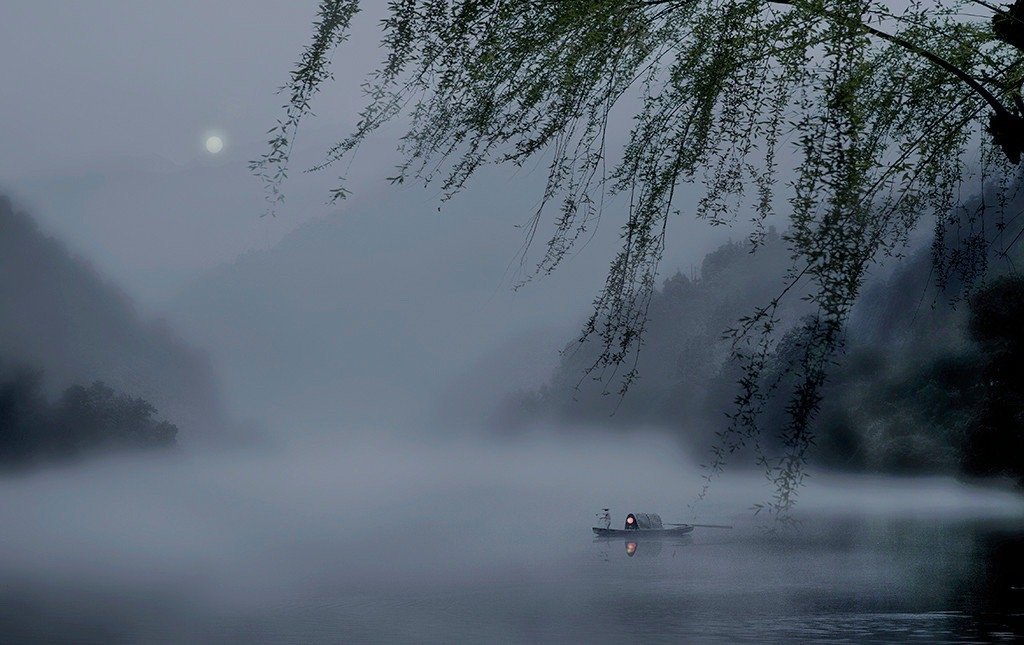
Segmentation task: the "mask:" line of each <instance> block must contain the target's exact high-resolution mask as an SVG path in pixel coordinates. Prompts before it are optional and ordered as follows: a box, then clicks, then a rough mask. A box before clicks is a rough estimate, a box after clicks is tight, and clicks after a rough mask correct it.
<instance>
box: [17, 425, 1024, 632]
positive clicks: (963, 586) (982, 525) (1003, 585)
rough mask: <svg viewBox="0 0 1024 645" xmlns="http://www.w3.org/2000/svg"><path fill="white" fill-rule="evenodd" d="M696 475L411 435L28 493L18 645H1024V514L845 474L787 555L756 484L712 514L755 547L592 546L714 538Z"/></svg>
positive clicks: (20, 501) (22, 487)
mask: <svg viewBox="0 0 1024 645" xmlns="http://www.w3.org/2000/svg"><path fill="white" fill-rule="evenodd" d="M624 451H625V452H626V454H625V457H626V458H627V460H626V463H625V464H623V462H622V459H623V456H624V455H623V452H624ZM616 469H617V470H616ZM611 472H615V473H616V474H615V476H614V477H610V476H609V473H611ZM698 476H699V472H698V471H696V470H694V469H693V468H690V467H682V466H680V459H679V456H678V455H676V454H673V452H672V450H671V449H669V448H667V447H666V446H665V445H663V444H660V443H658V441H657V440H653V439H652V440H650V441H648V442H634V443H633V445H631V446H630V447H629V448H625V447H622V446H619V445H618V444H617V443H616V442H615V441H612V440H609V441H599V442H597V443H596V444H595V445H590V446H588V447H587V448H586V449H580V448H578V447H575V446H572V445H570V444H567V443H550V442H539V443H533V444H516V445H505V446H498V447H495V446H487V445H485V444H479V445H476V446H470V447H466V446H465V445H459V446H455V445H447V446H445V445H441V446H431V445H427V444H424V443H422V442H421V443H409V442H405V441H402V440H400V439H394V438H391V439H384V440H381V441H380V442H374V443H366V444H362V445H359V446H352V445H349V444H345V443H333V442H327V443H324V444H315V445H307V446H303V447H289V448H283V449H281V450H280V451H277V450H269V449H268V450H257V451H249V452H243V453H242V454H233V455H231V454H222V455H214V456H209V455H208V456H194V455H193V456H189V455H178V456H175V457H173V458H153V459H145V460H142V461H141V462H140V461H139V460H137V459H131V460H129V459H110V460H101V461H99V462H93V463H89V464H83V465H81V466H77V467H73V468H61V469H52V470H49V471H45V472H38V473H33V474H29V475H22V476H17V477H9V478H6V479H4V480H0V521H2V522H3V524H4V529H3V533H2V537H0V641H4V642H9V641H18V640H23V639H29V638H31V639H35V640H45V641H75V642H147V643H151V642H382V641H384V642H395V641H400V642H409V641H414V642H580V641H586V642H612V641H622V640H627V641H630V640H644V641H653V642H680V641H694V642H714V641H719V642H737V641H761V642H765V641H768V642H787V641H793V640H798V641H807V642H813V641H822V642H824V641H830V642H834V641H837V640H845V641H848V642H857V641H894V642H908V641H920V642H928V643H934V642H967V641H992V640H1006V641H1012V640H1015V639H1017V638H1022V637H1024V565H1022V562H1024V558H1021V557H1019V554H1020V553H1021V551H1022V547H1024V504H1022V503H1021V500H1020V499H1019V498H1018V497H1017V496H1015V495H1012V494H1010V493H1007V492H997V491H986V490H980V489H973V488H968V487H965V486H963V485H961V484H958V483H956V482H955V481H952V480H947V479H930V480H909V479H902V480H897V479H877V478H855V477H846V478H842V477H828V476H824V475H823V476H821V477H819V478H818V481H816V482H815V483H813V484H811V486H809V487H808V489H807V490H806V492H805V495H804V497H805V499H804V500H803V505H802V507H801V508H802V511H801V516H800V517H801V520H802V524H801V526H800V527H799V529H797V530H795V531H792V532H788V533H786V534H783V535H771V534H769V533H766V532H765V531H764V530H763V528H762V527H761V526H760V524H759V523H758V522H757V521H756V519H755V518H753V517H752V516H751V514H750V512H749V511H748V510H747V508H748V507H749V505H750V502H752V501H759V499H758V497H757V496H758V495H763V494H765V492H766V491H765V489H764V488H763V486H760V484H759V483H758V478H757V477H756V476H753V475H751V476H749V477H746V476H738V477H734V478H732V479H728V480H723V481H722V482H720V484H719V486H718V487H717V489H716V492H717V494H716V495H713V496H712V497H713V498H714V499H712V500H711V501H710V502H708V503H707V504H706V505H704V506H701V507H699V509H698V512H699V514H700V517H699V518H698V519H700V520H702V521H705V522H712V521H713V522H716V523H720V522H729V523H732V524H734V525H735V526H736V528H734V529H732V530H715V529H697V530H696V531H695V533H694V534H693V536H692V537H691V538H685V539H681V540H663V541H653V542H649V541H638V542H637V543H636V544H635V545H631V544H629V543H628V542H627V541H625V540H621V539H618V540H598V539H595V538H594V537H593V536H592V535H591V531H590V526H592V524H593V522H592V520H593V512H594V511H596V510H598V509H599V508H600V507H601V505H602V503H604V504H605V505H611V506H612V509H613V514H614V517H615V518H616V524H618V523H620V522H621V521H622V517H624V515H625V513H626V512H627V511H630V510H637V511H654V512H661V513H662V514H663V515H664V516H665V518H666V521H671V520H676V521H686V520H689V519H691V517H692V515H693V511H691V510H689V509H688V508H687V507H686V505H685V502H686V501H689V499H688V498H687V497H686V496H685V495H683V493H681V491H692V490H694V486H695V485H696V482H697V477H698ZM759 486H760V487H759ZM634 500H638V501H634ZM680 500H683V501H680Z"/></svg>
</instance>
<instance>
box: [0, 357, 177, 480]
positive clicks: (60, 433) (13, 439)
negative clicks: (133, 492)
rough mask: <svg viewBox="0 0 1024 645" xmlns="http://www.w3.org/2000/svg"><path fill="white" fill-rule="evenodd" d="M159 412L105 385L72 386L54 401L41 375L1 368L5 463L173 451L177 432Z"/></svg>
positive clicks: (0, 441)
mask: <svg viewBox="0 0 1024 645" xmlns="http://www.w3.org/2000/svg"><path fill="white" fill-rule="evenodd" d="M156 413H157V411H156V408H155V407H153V405H151V404H150V403H149V402H147V401H146V400H144V399H142V398H139V397H133V396H129V395H127V394H122V393H118V392H115V391H114V390H113V389H112V388H110V387H108V386H107V385H105V384H104V383H103V382H101V381H96V382H94V383H93V384H91V385H88V386H85V385H73V386H71V387H69V388H67V389H66V390H64V392H63V394H61V396H60V397H59V398H58V399H57V400H56V401H50V400H48V399H47V397H46V395H45V393H44V390H43V384H42V376H41V374H40V373H39V372H38V371H34V370H32V369H29V368H26V367H20V366H18V367H10V368H7V367H5V366H3V365H0V464H6V465H12V464H23V463H27V462H31V461H35V460H45V459H53V458H62V457H73V456H77V455H80V454H84V453H89V452H92V451H96V450H101V449H118V448H155V447H166V446H173V445H174V444H175V442H176V436H177V434H178V428H177V427H176V426H175V425H173V424H171V423H168V422H167V421H160V420H159V419H157V418H156Z"/></svg>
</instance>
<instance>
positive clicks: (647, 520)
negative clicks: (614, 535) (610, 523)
mask: <svg viewBox="0 0 1024 645" xmlns="http://www.w3.org/2000/svg"><path fill="white" fill-rule="evenodd" d="M661 528H664V526H663V525H662V523H661V516H660V515H658V514H657V513H630V514H629V515H627V516H626V529H627V530H632V529H641V530H643V529H661Z"/></svg>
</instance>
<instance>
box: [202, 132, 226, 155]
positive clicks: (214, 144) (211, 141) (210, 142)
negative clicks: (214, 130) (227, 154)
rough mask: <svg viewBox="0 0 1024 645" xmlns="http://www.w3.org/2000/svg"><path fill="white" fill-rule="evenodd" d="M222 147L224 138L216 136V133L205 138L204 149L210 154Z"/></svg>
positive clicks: (215, 152)
mask: <svg viewBox="0 0 1024 645" xmlns="http://www.w3.org/2000/svg"><path fill="white" fill-rule="evenodd" d="M223 149H224V140H223V139H221V138H220V137H218V136H217V135H213V136H210V137H207V138H206V151H207V152H209V153H210V154H213V155H215V154H217V153H218V152H220V151H221V150H223Z"/></svg>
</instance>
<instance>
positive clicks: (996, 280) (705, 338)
mask: <svg viewBox="0 0 1024 645" xmlns="http://www.w3.org/2000/svg"><path fill="white" fill-rule="evenodd" d="M786 259H787V255H786V249H785V245H784V244H783V242H782V240H781V239H780V236H778V235H776V234H775V233H773V232H769V233H768V235H767V237H766V239H765V241H764V244H763V246H762V247H761V248H760V249H759V250H758V252H757V253H756V254H752V253H750V248H749V244H747V243H729V244H726V245H724V246H722V247H721V248H719V249H718V250H716V251H714V252H712V253H709V254H708V255H707V257H706V258H705V259H704V262H703V263H702V265H701V267H700V270H699V271H695V272H693V273H692V274H691V275H684V274H682V273H677V274H675V275H674V276H672V277H670V278H668V279H667V280H665V281H664V283H663V284H662V285H661V287H660V288H659V289H657V290H656V291H655V294H654V297H653V299H652V303H651V310H650V326H649V333H648V336H647V343H648V344H647V346H646V347H645V349H644V351H643V352H641V358H640V366H639V369H640V372H641V378H640V379H639V380H638V381H637V383H636V384H635V385H634V387H633V389H632V390H631V392H630V394H629V395H628V396H626V397H625V398H621V397H619V396H618V395H617V392H615V391H608V390H606V389H602V387H601V385H602V383H600V382H598V383H592V382H590V381H589V380H586V379H584V380H582V381H581V380H580V377H579V375H580V373H581V370H582V369H583V367H584V366H585V365H587V364H588V363H589V362H590V361H592V360H593V359H592V357H591V355H590V354H589V353H588V352H593V351H599V348H597V347H592V348H587V346H584V347H583V349H580V350H577V348H576V347H575V345H574V344H573V343H570V344H569V345H568V347H567V351H566V353H565V354H564V355H563V359H562V361H561V364H560V366H559V368H558V369H557V370H556V372H555V374H554V375H553V376H552V379H551V381H550V382H549V383H548V384H547V385H545V386H543V387H541V388H538V389H537V390H535V391H532V392H524V393H520V394H518V395H516V396H514V397H512V398H511V399H510V400H509V401H508V404H507V406H506V409H504V410H503V411H502V414H501V420H502V421H503V422H504V423H506V424H510V425H511V426H518V425H524V424H531V423H534V422H538V421H542V420H544V419H551V418H556V419H557V420H558V421H559V422H560V423H570V424H573V423H576V424H580V425H586V426H592V425H595V424H599V425H605V426H611V427H612V428H621V429H622V430H623V431H630V430H632V429H634V428H636V427H638V426H649V427H650V426H653V427H659V428H662V429H664V430H666V431H669V432H671V433H673V434H675V435H676V436H678V437H679V439H680V441H681V442H682V443H683V444H684V445H685V446H686V447H688V448H689V449H690V450H691V452H693V453H694V454H696V455H700V454H703V453H704V451H705V450H707V449H708V448H709V446H713V445H714V442H715V439H716V436H715V434H714V431H715V430H717V429H718V428H719V427H720V423H721V421H720V420H721V418H722V414H723V410H726V409H728V407H729V405H730V404H731V402H732V397H734V396H735V394H736V393H735V389H734V388H733V385H732V384H733V383H734V382H735V381H736V379H737V378H741V377H742V374H743V370H742V366H740V365H737V364H736V362H735V361H732V360H730V357H729V353H728V348H727V345H726V343H723V342H722V339H721V331H720V330H721V329H722V328H723V327H724V325H726V324H727V323H728V321H729V320H730V319H733V318H734V317H736V316H738V315H740V312H742V311H743V310H744V308H745V307H747V306H749V305H747V304H746V303H748V302H749V301H750V299H751V298H753V297H756V295H757V294H758V293H760V292H763V291H765V290H767V289H770V288H771V285H772V284H773V283H774V279H775V276H776V275H777V274H775V273H774V272H773V271H772V269H773V268H774V267H775V266H776V265H779V264H783V263H785V261H786ZM930 269H931V267H930V262H929V258H928V255H927V252H926V251H924V250H922V251H921V252H919V253H918V254H917V255H916V256H914V257H912V258H911V259H909V260H908V261H907V262H906V263H904V264H902V265H901V266H900V267H899V269H898V270H897V271H895V272H894V273H893V274H892V275H891V276H889V277H888V278H887V279H877V280H876V281H875V282H874V283H873V284H872V285H870V288H869V289H868V290H867V293H866V294H865V296H864V298H863V300H862V303H861V308H860V309H859V311H858V315H856V316H854V317H853V319H852V320H851V321H850V323H849V324H848V325H847V326H846V327H845V328H844V329H843V331H842V334H843V337H842V338H841V339H840V340H841V342H842V343H843V345H844V346H845V347H846V353H845V357H844V360H842V361H841V362H839V364H837V365H835V366H834V368H833V370H832V373H831V376H830V378H829V380H828V381H827V382H826V383H825V384H823V386H822V395H823V397H824V400H823V402H822V404H821V414H820V416H819V417H818V418H816V419H814V420H813V421H812V428H813V431H814V436H815V451H814V454H813V455H812V456H811V460H812V461H813V462H814V463H815V464H816V465H818V466H824V467H829V468H834V469H842V470H850V471H869V472H890V473H950V472H959V473H962V474H966V475H977V476H1010V477H1013V478H1014V479H1016V480H1017V481H1018V482H1019V483H1021V484H1024V460H1021V459H1020V455H1021V454H1024V453H1022V449H1024V370H1021V369H1020V368H1019V366H1020V365H1021V364H1024V363H1022V361H1024V325H1022V324H1021V321H1024V278H1022V277H1020V276H1018V275H1016V274H1008V275H998V274H990V275H988V276H982V277H981V278H979V279H980V280H981V281H982V286H980V287H979V288H978V290H977V291H975V292H973V295H971V296H970V297H969V298H967V299H966V300H965V301H960V302H951V301H950V300H949V299H948V298H947V297H943V296H942V295H941V293H936V292H935V291H934V288H933V289H932V290H929V289H928V288H927V284H928V282H929V276H931V280H932V281H933V282H934V280H935V279H934V276H933V275H932V273H931V270H930ZM929 294H930V295H931V298H930V299H929ZM947 295H948V294H947ZM908 302H913V303H915V304H919V306H918V307H909V306H908V305H907V303H908ZM799 303H800V301H799V299H794V301H793V302H792V303H791V304H790V306H788V307H787V308H784V309H783V310H780V312H779V318H780V322H779V324H780V326H781V327H783V328H788V331H787V332H786V333H785V334H783V335H782V338H781V339H780V341H779V343H778V344H777V346H776V348H775V350H774V351H773V352H772V354H771V355H770V356H769V357H768V359H767V360H766V362H765V365H764V368H763V369H762V370H761V374H760V378H761V382H760V384H759V387H761V388H762V389H764V390H765V391H771V392H774V393H775V396H772V397H771V398H770V399H769V401H768V402H767V404H766V406H765V411H764V419H763V421H764V428H765V432H764V434H763V435H762V437H761V439H760V441H759V444H758V446H757V447H756V450H760V452H761V453H762V454H764V455H768V456H769V458H770V456H771V455H773V454H779V452H781V451H783V450H785V445H784V432H785V427H786V423H787V422H788V420H789V417H790V411H789V410H788V409H787V405H788V403H789V400H788V397H787V396H786V393H788V392H789V391H790V390H791V389H792V388H793V387H794V386H795V385H796V383H795V382H794V381H795V380H796V377H795V376H794V374H795V372H796V371H797V370H795V369H794V367H793V365H794V364H796V363H798V362H799V361H801V360H803V357H804V355H805V354H806V347H807V346H808V345H809V344H811V343H813V342H814V340H815V337H816V329H815V327H816V325H818V324H820V320H819V319H818V318H816V317H815V316H814V309H813V308H812V307H808V306H801V305H800V304H799ZM915 309H916V310H917V311H916V313H915ZM613 412H614V414H613ZM736 451H737V452H744V453H755V448H754V447H753V446H749V445H748V446H743V447H737V448H736Z"/></svg>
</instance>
